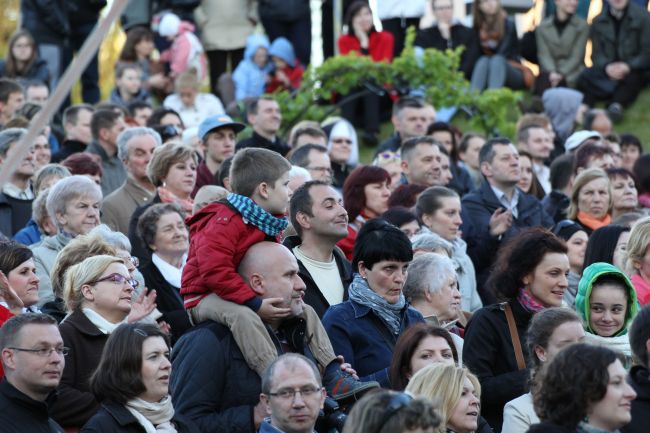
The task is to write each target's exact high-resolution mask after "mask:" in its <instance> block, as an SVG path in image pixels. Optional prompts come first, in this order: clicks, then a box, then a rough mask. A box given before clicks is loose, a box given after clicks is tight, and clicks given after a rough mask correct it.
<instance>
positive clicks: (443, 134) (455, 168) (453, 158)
mask: <svg viewBox="0 0 650 433" xmlns="http://www.w3.org/2000/svg"><path fill="white" fill-rule="evenodd" d="M427 135H429V136H431V137H432V138H433V139H434V140H436V141H437V142H438V143H440V144H441V145H442V146H443V147H444V148H445V150H446V151H447V154H448V155H449V169H450V170H451V174H452V176H453V177H452V179H451V181H450V182H449V183H448V184H447V185H446V186H447V187H449V188H451V189H453V190H454V191H456V192H457V193H458V194H459V195H460V196H461V197H462V196H463V195H465V194H467V193H468V192H470V191H471V190H473V189H474V184H473V183H472V178H471V176H470V175H469V172H468V171H467V170H466V169H465V168H464V167H463V166H461V165H460V164H459V159H458V145H457V143H456V141H457V140H456V134H455V133H454V129H453V128H452V127H451V125H449V124H448V123H446V122H435V123H432V124H431V125H429V128H428V129H427Z"/></svg>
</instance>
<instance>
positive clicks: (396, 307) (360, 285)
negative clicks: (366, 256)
mask: <svg viewBox="0 0 650 433" xmlns="http://www.w3.org/2000/svg"><path fill="white" fill-rule="evenodd" d="M348 295H349V298H350V300H351V301H354V302H356V303H358V304H361V305H364V306H366V307H368V308H370V309H371V310H372V311H374V312H375V314H377V315H378V316H379V317H380V318H381V320H382V321H383V322H384V323H385V324H386V326H388V329H390V331H391V332H392V333H393V334H394V335H398V334H399V331H400V329H401V314H400V313H401V312H402V310H403V309H404V306H405V305H406V299H405V298H404V293H400V295H399V300H398V301H397V302H396V303H394V304H389V303H388V302H386V300H385V299H384V298H382V297H381V296H379V295H378V294H377V293H375V292H374V291H373V290H372V289H371V288H370V286H368V281H366V280H365V279H364V278H363V277H362V276H361V275H359V274H354V279H353V280H352V282H351V283H350V287H349V289H348Z"/></svg>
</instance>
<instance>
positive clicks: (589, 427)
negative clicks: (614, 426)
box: [576, 421, 620, 433]
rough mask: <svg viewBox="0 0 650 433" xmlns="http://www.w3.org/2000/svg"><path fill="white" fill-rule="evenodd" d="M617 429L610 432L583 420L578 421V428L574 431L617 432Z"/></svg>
mask: <svg viewBox="0 0 650 433" xmlns="http://www.w3.org/2000/svg"><path fill="white" fill-rule="evenodd" d="M619 431H620V430H615V431H613V432H610V431H608V430H601V429H599V428H597V427H594V426H592V425H591V424H588V423H586V422H584V421H580V424H578V428H577V429H576V433H619Z"/></svg>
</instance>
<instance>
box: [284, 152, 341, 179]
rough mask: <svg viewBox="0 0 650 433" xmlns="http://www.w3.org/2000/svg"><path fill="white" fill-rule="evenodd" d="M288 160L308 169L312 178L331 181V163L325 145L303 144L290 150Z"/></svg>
mask: <svg viewBox="0 0 650 433" xmlns="http://www.w3.org/2000/svg"><path fill="white" fill-rule="evenodd" d="M289 161H290V162H291V164H293V165H297V166H298V167H302V168H304V169H306V170H307V171H309V174H311V178H312V179H313V180H319V181H322V182H325V183H328V184H329V183H332V165H331V163H330V157H329V155H328V154H327V147H325V146H321V145H320V144H305V145H303V146H301V147H299V148H298V149H295V150H294V151H293V152H291V156H290V157H289Z"/></svg>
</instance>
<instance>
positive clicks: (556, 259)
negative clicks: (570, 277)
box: [523, 253, 569, 307]
mask: <svg viewBox="0 0 650 433" xmlns="http://www.w3.org/2000/svg"><path fill="white" fill-rule="evenodd" d="M568 273H569V258H568V257H567V255H566V254H564V253H546V254H545V255H544V258H542V261H541V262H539V264H538V265H537V267H536V268H535V270H534V271H533V272H531V273H530V274H529V275H526V276H525V277H524V278H523V283H524V285H525V286H526V287H527V288H528V290H529V291H530V293H531V295H533V297H535V299H537V301H538V302H540V303H541V304H542V305H544V306H545V307H559V306H560V305H562V299H563V298H564V291H565V290H566V288H567V274H568Z"/></svg>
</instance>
